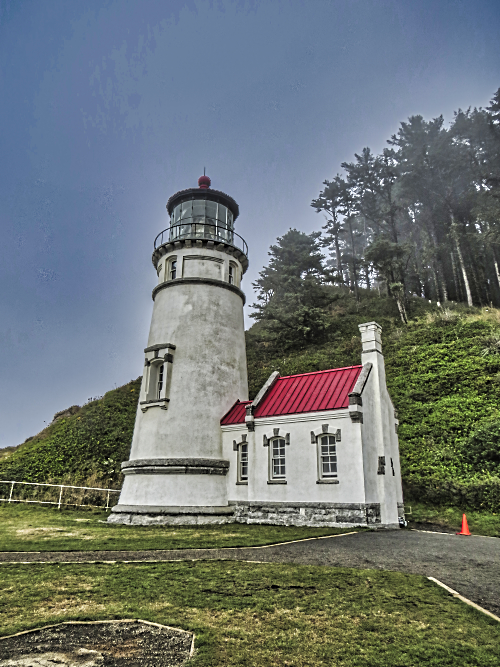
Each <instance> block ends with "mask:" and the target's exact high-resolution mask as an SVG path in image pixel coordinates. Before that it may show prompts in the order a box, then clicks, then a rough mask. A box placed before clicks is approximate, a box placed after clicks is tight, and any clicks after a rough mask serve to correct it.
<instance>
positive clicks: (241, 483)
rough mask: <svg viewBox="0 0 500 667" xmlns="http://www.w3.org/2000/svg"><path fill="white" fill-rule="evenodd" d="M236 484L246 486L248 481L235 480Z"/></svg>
mask: <svg viewBox="0 0 500 667" xmlns="http://www.w3.org/2000/svg"><path fill="white" fill-rule="evenodd" d="M236 486H248V482H236Z"/></svg>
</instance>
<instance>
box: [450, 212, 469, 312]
mask: <svg viewBox="0 0 500 667" xmlns="http://www.w3.org/2000/svg"><path fill="white" fill-rule="evenodd" d="M451 233H452V235H453V240H454V241H455V246H456V249H457V255H458V262H459V264H460V269H461V271H462V277H463V279H464V284H465V292H466V294H467V305H468V306H473V305H474V304H473V303H472V292H471V289H470V284H469V278H468V276H467V271H466V270H465V263H464V258H463V256H462V251H461V250H460V243H459V241H458V234H457V227H456V223H455V219H454V217H453V213H452V214H451Z"/></svg>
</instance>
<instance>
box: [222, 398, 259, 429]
mask: <svg viewBox="0 0 500 667" xmlns="http://www.w3.org/2000/svg"><path fill="white" fill-rule="evenodd" d="M251 402H252V401H236V403H235V404H234V405H233V407H232V408H230V410H229V411H228V412H226V414H225V415H224V417H222V419H221V420H220V423H221V424H222V426H224V425H226V424H244V423H245V405H248V404H249V403H251Z"/></svg>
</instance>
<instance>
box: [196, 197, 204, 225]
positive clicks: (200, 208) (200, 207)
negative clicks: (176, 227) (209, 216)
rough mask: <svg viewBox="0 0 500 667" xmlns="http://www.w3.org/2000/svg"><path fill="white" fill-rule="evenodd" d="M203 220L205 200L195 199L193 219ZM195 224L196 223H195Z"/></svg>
mask: <svg viewBox="0 0 500 667" xmlns="http://www.w3.org/2000/svg"><path fill="white" fill-rule="evenodd" d="M197 217H200V218H204V217H205V200H204V199H195V201H194V202H193V218H197ZM195 222H197V221H195Z"/></svg>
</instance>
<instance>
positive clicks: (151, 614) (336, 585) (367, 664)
mask: <svg viewBox="0 0 500 667" xmlns="http://www.w3.org/2000/svg"><path fill="white" fill-rule="evenodd" d="M0 567H1V573H2V584H3V592H2V596H1V598H0V627H1V628H2V629H1V631H0V634H1V635H2V636H5V635H9V634H12V633H14V632H17V631H20V630H25V629H29V628H35V627H41V626H43V625H45V624H50V623H58V622H61V621H64V620H99V619H102V620H104V619H112V618H142V619H145V620H149V621H154V622H158V623H163V624H165V625H170V626H175V627H181V628H184V629H186V630H190V631H194V632H195V633H196V649H197V653H196V655H195V657H194V659H193V661H192V663H190V664H192V665H193V667H195V666H196V667H201V666H202V665H203V666H205V667H208V666H213V667H221V666H222V665H224V666H225V667H226V666H227V667H230V666H234V665H241V666H247V667H249V666H251V667H273V666H280V667H282V666H285V665H286V666H294V667H316V666H319V665H322V666H325V665H328V666H331V665H342V666H344V667H350V666H353V667H354V666H356V667H358V666H359V667H361V666H363V667H375V666H380V667H382V666H383V667H392V666H396V665H397V666H398V667H404V666H418V667H421V666H422V665H433V666H439V667H446V666H448V665H449V666H450V667H457V666H461V665H463V666H466V665H467V666H470V665H475V666H487V665H488V666H489V665H491V666H494V665H498V664H500V623H498V622H496V621H494V620H493V619H490V618H489V617H487V616H486V615H484V614H481V613H480V612H478V611H476V610H475V609H472V608H470V607H468V606H467V605H465V604H463V603H462V602H460V601H459V600H457V599H455V598H453V597H452V596H451V595H449V594H448V593H447V592H446V591H443V589H441V588H439V587H438V586H436V585H434V584H433V583H431V582H429V581H428V580H427V579H426V578H425V577H421V576H417V575H409V574H402V573H397V572H380V571H375V570H353V569H347V568H326V567H319V566H304V565H278V564H267V563H266V564H254V563H235V562H228V561H219V562H208V561H198V562H176V563H155V564H138V563H134V564H125V563H117V564H113V565H111V564H109V565H107V564H87V565H78V564H64V565H63V564H59V565H57V564H36V565H2V566H0Z"/></svg>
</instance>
